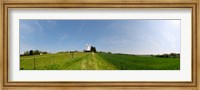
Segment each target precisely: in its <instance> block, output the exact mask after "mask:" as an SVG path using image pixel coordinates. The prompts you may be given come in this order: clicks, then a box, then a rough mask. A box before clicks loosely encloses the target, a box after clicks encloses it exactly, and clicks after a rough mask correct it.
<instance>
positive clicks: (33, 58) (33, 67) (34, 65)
mask: <svg viewBox="0 0 200 90" xmlns="http://www.w3.org/2000/svg"><path fill="white" fill-rule="evenodd" d="M33 69H34V70H35V69H36V68H35V58H33Z"/></svg>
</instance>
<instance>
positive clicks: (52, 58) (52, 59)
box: [52, 56, 54, 65]
mask: <svg viewBox="0 0 200 90" xmlns="http://www.w3.org/2000/svg"><path fill="white" fill-rule="evenodd" d="M53 64H54V62H53V56H52V65H53Z"/></svg>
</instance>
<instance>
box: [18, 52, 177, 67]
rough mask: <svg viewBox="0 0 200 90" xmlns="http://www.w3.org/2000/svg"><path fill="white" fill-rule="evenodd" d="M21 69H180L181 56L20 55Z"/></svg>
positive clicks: (77, 53) (105, 54)
mask: <svg viewBox="0 0 200 90" xmlns="http://www.w3.org/2000/svg"><path fill="white" fill-rule="evenodd" d="M20 69H21V70H33V69H35V70H180V58H160V57H150V56H137V55H127V54H108V53H91V52H88V53H83V52H76V53H58V54H45V55H33V56H20Z"/></svg>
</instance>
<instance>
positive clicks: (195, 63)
mask: <svg viewBox="0 0 200 90" xmlns="http://www.w3.org/2000/svg"><path fill="white" fill-rule="evenodd" d="M170 1H171V2H169V1H153V2H149V1H147V0H146V1H134V0H133V1H132V0H130V1H120V0H110V1H109V0H103V1H101V0H87V1H73V0H72V1H71V0H69V1H64V0H63V1H62V0H61V1H58V2H54V1H53V0H50V1H49V2H48V1H47V0H45V1H44V2H38V1H37V0H29V1H28V2H27V1H26V0H24V1H12V0H11V1H9V0H5V1H2V2H1V8H2V9H1V10H2V24H1V25H2V27H3V28H1V32H0V33H1V34H0V36H1V38H0V40H1V42H0V43H1V47H3V48H2V49H1V50H2V51H1V53H0V56H2V57H1V59H0V60H1V61H0V65H1V66H2V67H1V69H2V70H0V71H1V75H0V76H2V78H1V81H2V82H3V83H2V85H0V86H1V87H2V88H10V87H41V88H42V87H66V88H68V89H69V88H71V87H91V88H92V87H93V89H94V87H108V88H109V87H133V88H136V89H153V88H160V89H161V88H162V89H163V88H165V87H166V89H167V87H172V88H168V89H169V90H172V89H191V90H193V89H195V90H196V89H198V88H199V84H198V83H199V70H200V69H198V68H199V67H200V66H199V64H200V63H199V55H198V52H199V48H198V43H199V32H198V30H199V28H198V25H199V23H198V22H199V20H198V15H199V14H198V10H199V2H200V1H198V0H191V2H190V1H181V0H180V1H179V0H175V1H173V0H170ZM9 8H191V9H192V72H191V73H192V82H153V81H152V82H8V58H9V57H8V37H9V36H8V28H9V27H8V15H9V14H8V10H9ZM78 89H81V88H78ZM95 89H98V88H95ZM104 89H105V88H104ZM109 89H113V88H109Z"/></svg>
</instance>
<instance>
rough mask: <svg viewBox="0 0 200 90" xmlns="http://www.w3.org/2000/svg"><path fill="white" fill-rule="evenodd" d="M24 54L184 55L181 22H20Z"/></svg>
mask: <svg viewBox="0 0 200 90" xmlns="http://www.w3.org/2000/svg"><path fill="white" fill-rule="evenodd" d="M19 23H20V25H19V30H20V53H24V51H27V50H36V49H37V50H41V51H47V52H51V53H55V52H59V51H70V50H78V51H83V50H84V49H85V48H86V44H87V43H89V44H91V45H92V46H95V47H96V49H97V51H110V52H113V53H127V54H163V53H171V52H175V53H180V20H142V19H140V20H134V19H129V20H29V19H27V20H26V19H22V20H20V21H19Z"/></svg>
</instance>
